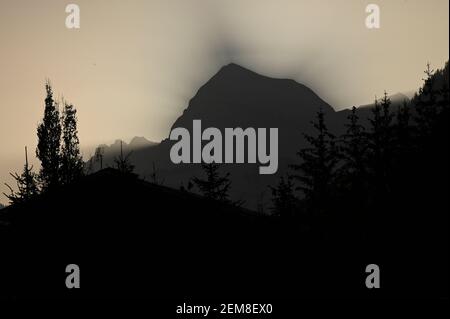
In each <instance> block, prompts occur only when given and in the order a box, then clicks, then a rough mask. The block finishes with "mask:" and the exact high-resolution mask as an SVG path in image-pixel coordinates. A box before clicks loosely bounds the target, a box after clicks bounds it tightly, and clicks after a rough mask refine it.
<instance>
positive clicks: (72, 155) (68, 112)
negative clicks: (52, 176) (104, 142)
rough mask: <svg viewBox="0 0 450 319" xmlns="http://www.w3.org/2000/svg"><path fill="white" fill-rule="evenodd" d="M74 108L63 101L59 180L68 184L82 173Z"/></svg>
mask: <svg viewBox="0 0 450 319" xmlns="http://www.w3.org/2000/svg"><path fill="white" fill-rule="evenodd" d="M76 112H77V111H76V109H75V108H74V106H73V105H72V104H67V103H65V102H64V111H63V115H62V117H61V122H62V141H63V145H62V149H61V174H60V175H61V181H62V183H64V184H69V183H71V182H73V181H74V180H76V179H78V178H79V177H81V176H82V175H83V173H84V164H83V159H82V157H81V154H80V147H79V144H80V141H79V139H78V130H77V117H76Z"/></svg>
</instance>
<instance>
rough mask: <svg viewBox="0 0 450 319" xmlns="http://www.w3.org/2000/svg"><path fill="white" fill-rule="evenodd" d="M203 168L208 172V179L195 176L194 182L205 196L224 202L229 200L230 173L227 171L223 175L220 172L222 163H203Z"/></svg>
mask: <svg viewBox="0 0 450 319" xmlns="http://www.w3.org/2000/svg"><path fill="white" fill-rule="evenodd" d="M202 168H203V170H204V172H205V173H206V179H200V178H198V177H194V178H193V179H192V182H193V183H194V184H195V185H196V186H197V187H198V188H199V190H200V192H201V193H202V194H203V196H205V197H206V198H210V199H214V200H218V201H222V202H229V199H228V191H229V189H230V186H231V182H230V179H229V176H230V174H229V173H227V174H225V175H224V176H221V175H220V174H219V168H220V165H219V164H216V163H208V164H206V163H202Z"/></svg>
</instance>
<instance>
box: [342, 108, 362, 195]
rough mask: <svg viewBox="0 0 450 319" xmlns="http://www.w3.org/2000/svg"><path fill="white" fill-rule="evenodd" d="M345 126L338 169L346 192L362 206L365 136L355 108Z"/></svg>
mask: <svg viewBox="0 0 450 319" xmlns="http://www.w3.org/2000/svg"><path fill="white" fill-rule="evenodd" d="M347 119H348V123H347V124H345V127H346V129H347V130H346V132H345V133H344V134H343V135H342V137H341V139H342V142H343V144H342V146H341V148H340V152H341V156H342V166H341V167H340V169H339V173H340V177H341V180H342V182H343V184H344V185H341V186H343V187H344V188H345V190H346V191H348V192H350V194H351V196H352V197H354V198H355V200H356V201H357V202H358V203H359V204H362V203H363V201H364V197H365V192H366V189H367V185H366V184H367V168H366V159H367V158H366V156H367V136H366V132H365V129H364V126H362V125H361V124H360V123H359V117H358V115H357V111H356V107H353V108H352V111H351V113H350V115H349V116H348V117H347Z"/></svg>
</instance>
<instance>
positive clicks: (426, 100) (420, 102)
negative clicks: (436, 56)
mask: <svg viewBox="0 0 450 319" xmlns="http://www.w3.org/2000/svg"><path fill="white" fill-rule="evenodd" d="M424 73H425V75H426V77H425V78H424V79H423V81H424V84H423V86H422V87H421V88H420V89H419V94H418V95H416V97H415V106H416V111H417V116H416V118H415V120H416V122H417V126H418V130H419V134H420V136H421V137H425V138H426V137H427V136H429V135H430V134H431V131H432V128H433V124H434V122H435V121H436V118H437V115H438V113H439V112H438V111H439V110H438V103H437V99H438V89H437V88H436V83H435V79H436V78H435V77H434V76H433V75H434V70H433V69H431V66H430V63H427V68H426V69H425V71H424Z"/></svg>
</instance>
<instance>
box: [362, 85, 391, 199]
mask: <svg viewBox="0 0 450 319" xmlns="http://www.w3.org/2000/svg"><path fill="white" fill-rule="evenodd" d="M390 105H391V100H390V98H389V97H388V94H387V92H384V96H383V98H382V99H381V100H380V101H378V100H376V99H375V106H374V108H373V109H372V118H370V119H369V122H370V125H371V130H370V132H369V134H368V136H369V139H368V140H369V143H368V147H369V149H368V150H369V152H368V154H369V155H368V157H369V161H368V162H369V163H368V164H369V167H370V170H371V174H372V178H373V187H374V195H375V200H379V199H380V198H381V197H383V196H384V195H386V194H387V192H389V173H390V169H391V162H392V154H393V144H392V142H393V134H392V133H393V132H392V120H393V117H394V114H393V113H392V112H391V110H390Z"/></svg>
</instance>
